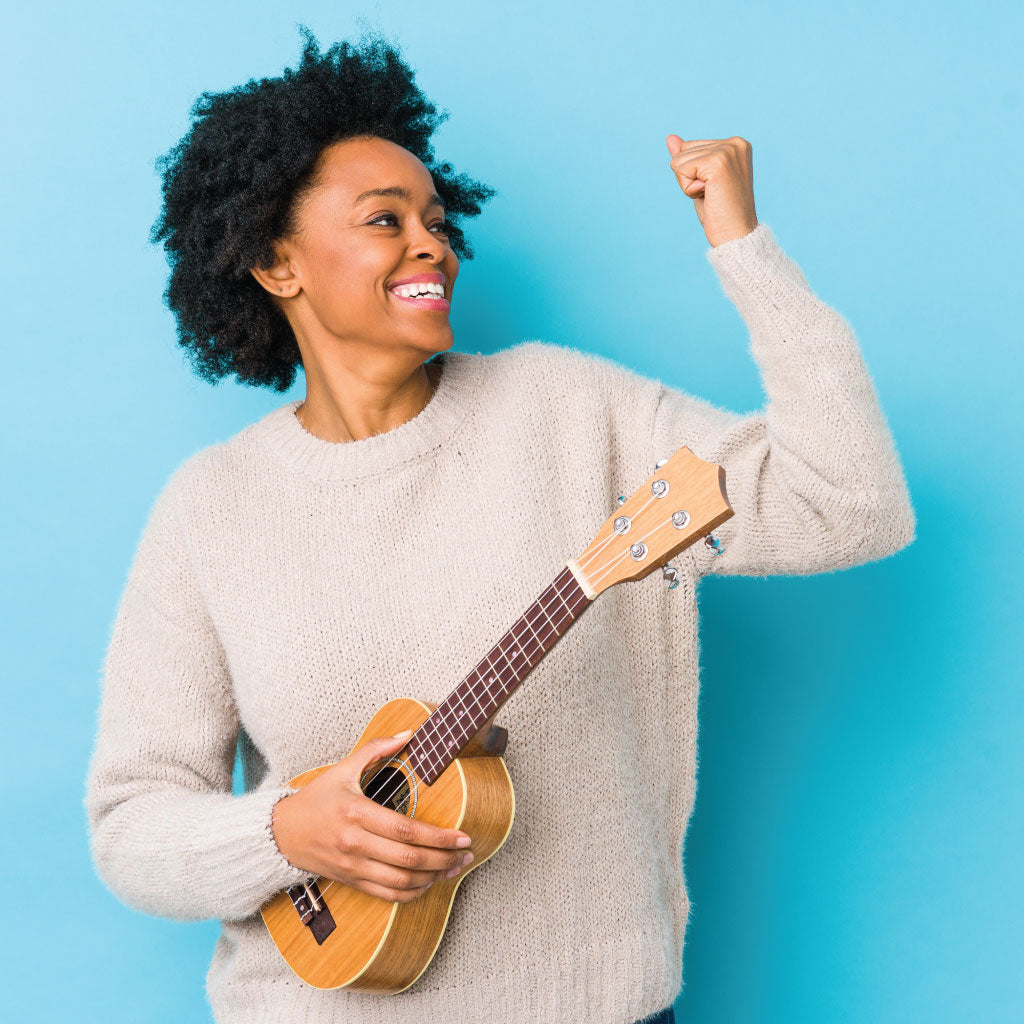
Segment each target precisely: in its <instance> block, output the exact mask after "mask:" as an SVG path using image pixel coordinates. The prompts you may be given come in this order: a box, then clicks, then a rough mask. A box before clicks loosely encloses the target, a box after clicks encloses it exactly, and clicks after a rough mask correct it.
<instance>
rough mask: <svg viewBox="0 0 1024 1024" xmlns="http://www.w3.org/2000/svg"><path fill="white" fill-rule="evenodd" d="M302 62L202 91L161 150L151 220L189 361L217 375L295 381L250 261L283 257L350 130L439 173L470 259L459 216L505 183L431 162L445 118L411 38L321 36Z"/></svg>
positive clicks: (279, 324)
mask: <svg viewBox="0 0 1024 1024" xmlns="http://www.w3.org/2000/svg"><path fill="white" fill-rule="evenodd" d="M299 30H300V32H301V33H302V35H303V36H304V37H305V39H306V43H305V46H304V48H303V52H302V57H301V60H300V62H299V65H298V67H297V68H295V69H294V70H293V69H291V68H286V69H285V71H284V74H283V76H282V77H280V78H263V79H260V80H258V81H257V80H255V79H253V80H250V81H249V82H247V83H246V84H245V85H242V86H237V87H235V88H234V89H230V90H229V91H227V92H222V93H210V92H204V93H202V95H200V97H199V98H198V99H197V100H196V101H195V103H194V104H193V106H192V109H191V111H190V112H189V113H190V115H191V116H193V117H197V120H195V121H194V122H193V124H192V125H191V127H190V128H189V130H188V132H187V133H186V134H185V136H184V137H183V138H182V139H181V141H180V142H179V143H178V144H177V145H176V146H174V147H173V148H172V149H171V150H170V151H169V152H168V153H166V154H165V155H164V156H162V157H159V158H158V159H157V161H156V168H157V170H158V171H160V172H161V173H162V175H163V208H162V210H161V213H160V216H159V218H158V219H157V221H156V223H155V224H154V225H153V228H152V230H151V232H150V236H149V240H150V242H152V243H154V244H155V243H158V242H160V241H163V242H164V248H165V251H166V253H167V259H168V262H169V264H170V267H171V274H170V279H169V281H168V284H167V288H166V290H165V292H164V295H163V298H164V302H165V303H166V304H167V307H168V308H169V309H170V310H171V312H172V313H173V314H174V316H175V319H176V321H177V325H178V342H179V344H180V345H182V346H183V347H184V348H185V349H186V351H187V353H188V355H189V359H190V361H191V364H192V369H193V371H194V372H195V373H196V374H197V375H198V376H199V377H200V378H201V379H203V380H205V381H207V382H208V383H210V384H217V383H218V381H219V380H220V379H221V378H223V377H226V376H228V375H229V374H232V373H233V374H234V375H235V376H236V378H237V380H238V381H239V383H241V384H247V385H249V386H252V387H267V388H271V389H272V390H274V391H279V392H280V391H286V390H287V389H288V388H290V387H291V385H292V383H293V382H294V380H295V372H296V369H297V367H299V366H301V365H302V357H301V354H300V352H299V347H298V344H297V342H296V340H295V335H294V333H293V331H292V329H291V326H290V325H289V323H288V321H287V319H286V318H285V317H284V315H283V314H282V313H281V311H280V310H279V309H278V308H277V307H276V306H275V305H274V303H273V302H272V301H271V299H270V297H269V296H268V295H267V293H266V291H265V290H264V289H263V288H262V287H261V286H260V284H259V282H257V281H256V279H255V278H254V277H253V275H252V274H251V273H250V269H249V268H250V267H261V268H264V269H266V268H269V267H270V266H272V265H273V263H274V251H273V245H272V243H273V241H274V240H275V239H278V238H281V237H283V236H286V235H289V234H292V233H293V232H294V231H295V230H296V228H297V223H296V215H297V209H298V206H299V204H300V203H301V201H302V198H303V196H304V195H305V194H306V193H307V192H308V191H309V190H311V189H312V188H313V187H315V185H316V180H315V177H314V173H313V172H314V166H315V164H316V162H317V158H318V157H319V156H320V154H321V152H322V151H323V150H324V149H325V148H326V147H328V146H330V145H332V144H333V143H335V142H338V141H341V140H342V139H347V138H352V137H354V136H367V135H370V136H376V137H379V138H382V139H387V140H389V141H391V142H395V143H397V144H398V145H400V146H403V147H405V148H406V149H407V150H409V151H410V152H411V153H413V154H414V155H415V156H417V157H418V158H419V159H420V160H422V161H423V163H424V165H425V166H426V168H427V170H428V171H429V172H430V173H431V175H432V177H433V179H434V185H435V187H436V189H437V192H438V194H439V195H440V196H441V199H442V200H443V202H444V206H445V216H446V217H447V219H448V228H447V234H448V240H449V244H450V245H451V247H452V249H453V250H454V251H455V254H456V255H457V256H458V257H459V259H460V260H462V259H467V260H470V259H472V258H473V250H472V248H471V246H470V245H469V243H468V241H467V240H466V238H465V236H464V234H463V232H462V230H461V228H460V226H459V221H460V220H461V219H462V218H465V217H475V216H477V215H478V214H479V213H480V210H481V203H483V202H486V201H487V200H488V199H491V198H492V197H493V196H495V195H497V194H498V193H497V190H496V189H493V188H491V187H490V186H488V185H484V184H482V183H480V182H477V181H474V180H473V179H471V178H468V177H467V176H466V175H464V174H460V175H456V174H455V173H454V170H453V168H452V166H451V164H448V163H435V162H434V155H433V149H432V147H431V144H430V137H431V135H433V133H434V132H435V131H436V129H437V128H438V126H439V125H441V124H442V123H443V122H444V121H446V120H447V119H448V116H449V115H448V112H447V111H442V112H441V113H438V111H437V108H436V107H435V106H434V105H433V104H432V103H431V102H430V101H429V100H428V99H427V98H426V97H425V96H424V94H423V93H422V91H421V90H420V89H419V88H418V87H417V86H416V84H415V72H414V71H412V70H411V69H410V68H409V67H408V65H407V64H406V63H405V62H404V61H403V59H402V55H401V49H400V48H399V47H398V46H397V45H396V44H392V43H389V42H388V41H387V40H386V39H384V38H383V37H381V36H378V35H371V36H370V38H369V39H368V40H367V39H366V37H365V36H364V39H363V45H361V46H358V47H357V46H353V45H351V44H350V43H348V42H340V43H336V44H335V45H334V46H332V47H331V48H330V49H329V50H328V51H327V52H326V53H324V54H321V53H320V47H319V46H318V45H317V42H316V39H315V38H314V36H313V34H312V33H311V32H310V31H309V30H308V29H307V28H306V27H305V26H302V25H300V26H299Z"/></svg>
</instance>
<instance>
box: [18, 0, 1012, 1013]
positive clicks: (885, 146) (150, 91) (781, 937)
mask: <svg viewBox="0 0 1024 1024" xmlns="http://www.w3.org/2000/svg"><path fill="white" fill-rule="evenodd" d="M283 6H287V7H288V8H289V9H287V10H282V9H281V8H282V7H283ZM359 16H364V17H366V18H367V19H368V20H369V22H370V24H371V25H373V26H379V27H381V28H382V29H384V30H385V31H386V32H387V33H388V34H390V35H393V36H394V37H395V38H397V40H398V42H399V43H400V44H401V45H402V46H403V49H404V52H405V55H406V57H407V59H408V60H409V61H410V63H411V64H412V66H413V67H414V68H415V69H416V71H417V81H418V83H419V84H420V85H422V86H423V88H424V89H425V90H426V92H427V95H428V96H429V97H430V98H431V99H433V100H434V101H435V102H436V103H437V104H438V106H439V107H440V108H443V109H446V110H449V111H450V112H451V114H452V116H451V118H450V120H449V121H448V122H447V123H446V124H445V125H443V126H442V128H441V130H440V131H439V133H438V134H437V135H436V136H435V139H434V143H435V152H436V153H437V155H438V156H439V158H441V159H447V160H450V161H452V162H453V163H454V165H455V167H456V169H457V170H459V171H465V172H467V173H470V174H472V175H474V176H476V177H478V178H480V179H482V180H484V181H486V182H488V183H490V184H492V185H494V186H495V187H496V188H498V189H499V190H500V192H501V195H500V196H499V197H497V198H496V199H494V200H493V201H492V202H491V203H490V204H489V205H487V206H486V207H485V210H484V213H483V215H482V216H481V217H480V218H479V219H478V220H477V221H475V222H471V223H470V224H469V226H468V230H469V232H470V238H471V239H472V241H473V243H474V245H475V247H476V253H477V258H476V259H475V260H473V261H465V262H464V263H463V266H462V273H461V275H460V280H459V289H458V298H457V301H456V302H455V303H454V307H453V311H452V321H453V324H454V326H455V337H456V348H459V349H462V350H466V351H476V350H482V351H485V352H490V351H494V350H495V349H499V348H503V347H506V346H508V345H511V344H514V343H516V342H517V341H520V340H523V339H526V338H542V339H544V340H547V341H551V342H555V343H560V344H567V345H573V346H576V347H579V348H583V349H587V350H591V351H595V352H600V353H603V354H605V355H608V356H610V357H612V358H613V359H615V360H617V361H618V362H620V363H622V364H623V365H625V366H628V367H631V368H633V369H635V370H638V371H641V372H644V373H646V374H649V375H657V376H660V377H661V378H662V379H664V380H665V381H666V382H667V383H669V384H671V385H673V386H676V387H680V388H684V389H686V390H688V391H690V392H692V393H694V394H698V395H700V396H702V397H704V398H707V399H709V400H711V401H714V402H716V403H718V404H720V405H725V406H728V407H731V408H734V409H736V410H739V411H748V410H749V411H753V410H755V409H757V408H759V407H760V405H761V404H762V401H763V394H762V391H761V387H760V381H759V377H758V374H757V370H756V366H755V364H754V363H753V361H752V360H751V358H750V356H749V353H748V349H747V331H746V328H745V326H744V324H743V322H742V320H741V319H740V318H739V316H738V314H737V313H736V311H735V309H734V308H733V306H732V305H731V303H730V302H729V301H728V299H727V298H726V297H725V296H724V294H723V293H722V292H721V290H720V288H719V286H718V283H717V279H716V277H715V275H714V272H713V270H712V268H711V267H710V265H709V264H708V263H707V261H706V258H705V251H706V249H707V247H708V243H707V241H706V239H705V237H704V234H703V231H702V229H701V227H700V224H699V222H698V221H697V218H696V215H695V213H694V210H693V204H692V201H691V200H690V199H688V198H687V197H686V196H684V195H683V193H682V192H681V190H680V189H679V186H678V184H677V183H676V180H675V177H674V176H673V174H672V173H671V171H670V169H669V166H668V160H669V154H668V150H667V148H666V146H665V136H666V135H667V134H668V133H669V132H675V133H677V134H680V135H681V136H682V137H683V138H727V137H729V136H732V135H741V136H743V137H744V138H746V139H747V140H749V141H750V142H751V143H752V145H753V151H754V186H755V196H756V201H757V213H758V217H759V219H760V220H761V221H762V222H765V223H767V224H768V225H770V227H771V228H772V230H773V232H774V233H775V236H776V238H777V239H778V241H779V242H780V244H781V245H782V247H783V248H784V249H785V250H786V252H787V253H788V254H789V255H790V256H791V257H792V258H793V259H794V260H796V262H797V263H798V264H799V265H800V267H801V268H802V270H803V271H804V273H805V274H806V276H807V278H808V280H809V281H810V283H811V287H812V288H813V289H814V291H815V292H816V293H817V294H818V295H819V296H820V297H821V298H823V299H824V300H825V301H826V302H828V303H829V304H830V305H832V306H834V307H835V308H836V309H837V310H839V311H840V312H841V313H842V314H843V315H844V316H845V317H846V318H847V319H848V320H849V322H850V323H851V324H852V325H853V327H854V330H855V331H856V333H857V336H858V338H859V339H860V342H861V345H862V348H863V352H864V355H865V358H866V360H867V363H868V366H869V367H870V369H871V371H872V373H873V375H874V377H875V380H876V383H877V387H878V390H879V392H880V395H881V397H882V402H883V406H884V408H885V411H886V413H887V415H888V418H889V421H890V424H891V426H892V428H893V431H894V434H895V436H896V439H897V443H898V446H899V449H900V452H901V454H902V456H903V459H904V462H905V466H906V469H907V473H908V478H909V482H910V488H911V493H912V496H913V500H914V503H915V506H916V509H917V512H918V516H919V532H918V540H917V541H916V542H915V543H914V544H913V545H912V546H911V547H910V548H908V549H907V550H905V551H904V552H902V553H900V554H898V555H897V556H895V557H893V558H890V559H888V560H885V561H883V562H876V563H873V564H871V565H866V566H862V567H858V568H855V569H851V570H848V571H845V572H841V573H834V574H828V575H822V576H816V577H803V578H801V577H790V578H778V577H777V578H770V579H752V578H730V579H711V580H708V581H707V582H706V583H705V584H704V585H703V586H702V590H701V616H702V627H701V628H702V664H703V676H702V694H701V709H700V710H701V723H702V725H701V729H702V731H701V746H700V757H701V763H700V776H699V791H698V797H697V805H696V812H695V815H694V818H693V821H692V824H691V827H690V832H689V836H688V845H687V853H686V872H687V878H688V882H689V886H690V891H691V895H692V899H693V911H692V917H691V923H690V927H689V931H688V933H687V945H686V952H685V972H684V981H685V987H684V989H683V993H682V995H681V996H680V998H679V1001H678V1002H677V1004H676V1010H677V1014H678V1018H679V1020H680V1021H684V1022H719V1024H721V1022H751V1021H767V1022H776V1021H778V1022H803V1021H808V1022H819V1021H844V1022H855V1024H861V1022H863V1024H869V1022H870V1024H883V1022H885V1024H888V1022H896V1021H925V1020H927V1021H931V1022H938V1021H963V1020H971V1021H975V1022H976V1021H999V1022H1002V1021H1007V1020H1010V1019H1017V1020H1019V1019H1021V1017H1020V1013H1021V1009H1020V1007H1021V1004H1022V1002H1024V973H1022V966H1021V963H1022V956H1021V953H1022V949H1024V942H1022V939H1024V935H1022V930H1024V927H1022V924H1021V922H1022V921H1024V899H1022V884H1021V882H1020V860H1021V840H1022V833H1024V829H1022V825H1021V810H1022V807H1024V803H1022V800H1021V795H1020V794H1021V788H1022V783H1024V758H1022V756H1021V752H1020V748H1021V742H1022V738H1024V732H1022V724H1024V714H1022V712H1024V700H1022V696H1021V693H1022V686H1021V682H1022V672H1021V669H1020V664H1021V645H1020V639H1019V626H1020V618H1021V614H1020V613H1021V604H1020V601H1019V598H1018V585H1017V584H1018V580H1019V579H1020V577H1021V572H1022V569H1024V566H1022V565H1021V550H1022V545H1021V540H1022V537H1021V514H1022V511H1024V510H1022V502H1021V482H1020V468H1021V460H1020V450H1019V445H1018V443H1017V439H1018V438H1019V436H1020V420H1019V414H1020V400H1019V392H1020V385H1021V382H1022V375H1021V369H1022V366H1021V362H1022V360H1021V328H1020V316H1019V308H1020V305H1019V304H1020V294H1021V285H1020V281H1021V261H1020V237H1021V228H1022V226H1024V225H1022V217H1021V213H1022V204H1021V200H1020V187H1021V178H1020V168H1021V166H1022V156H1024V154H1022V151H1021V150H1022V143H1021V130H1020V129H1021V80H1020V77H1019V76H1018V73H1015V72H1013V71H1012V66H1013V65H1014V62H1015V60H1016V58H1017V57H1018V53H1017V50H1016V40H1017V39H1019V36H1020V30H1021V28H1022V27H1024V26H1022V23H1021V22H1022V19H1021V16H1020V13H1019V7H1015V5H1011V4H1009V3H1005V4H986V3H975V4H972V5H970V7H969V10H965V11H961V9H960V8H959V6H958V5H953V4H949V3H945V4H941V3H940V4H935V3H903V4H898V5H892V4H888V3H878V2H869V3H858V4H855V5H854V4H850V5H846V4H841V5H830V6H822V5H820V4H817V3H814V4H812V3H809V2H808V3H791V2H777V3H774V4H771V5H768V4H753V3H750V4H737V3H717V4H714V5H682V4H675V3H668V2H664V0H663V2H659V3H651V4H646V5H643V6H642V7H641V8H639V9H633V10H631V9H630V8H627V7H623V5H622V4H620V3H615V4H611V3H604V2H597V3H591V4H589V5H586V6H583V5H576V4H568V3H551V2H544V3H532V4H521V5H500V6H498V7H496V8H491V7H489V6H486V5H481V4H479V3H477V2H475V0H472V2H470V0H451V2H448V3H446V4H443V5H424V4H412V3H407V2H397V0H395V2H390V3H388V5H387V7H386V8H383V7H382V6H381V5H362V6H359V7H358V8H351V9H346V8H345V6H340V5H337V4H333V3H325V2H317V3H302V4H292V5H258V4H255V5H254V4H252V3H238V2H231V3H217V4H208V3H203V4H199V3H196V2H195V0H183V2H180V3H178V4H176V5H173V6H172V5H153V4H140V3H138V2H131V3H128V2H125V3H111V2H108V0H100V2H96V3H91V4H87V5H84V6H82V5H71V4H59V5H57V4H25V5H17V7H13V6H10V7H9V8H8V9H7V11H6V13H5V32H4V34H3V38H2V40H0V56H2V60H0V69H2V70H0V74H2V76H3V86H4V96H5V100H4V103H3V104H2V114H0V116H2V117H3V120H4V132H3V136H4V139H5V143H6V145H5V149H6V152H7V154H8V155H7V158H6V160H5V161H4V188H3V196H2V200H0V203H2V209H0V216H2V227H3V238H4V240H5V244H4V245H3V247H2V250H0V266H2V280H3V284H4V287H3V288H2V298H0V302H2V309H0V313H2V321H0V322H2V334H3V339H4V347H5V361H6V363H7V366H8V369H9V370H10V371H11V377H12V386H11V389H10V391H9V393H8V411H7V414H6V417H5V423H4V431H3V438H4V440H3V444H4V456H5V465H6V474H5V476H6V500H5V501H4V503H3V507H2V510H0V517H2V523H0V529H2V531H3V537H4V541H5V543H4V551H3V560H4V565H3V568H4V579H5V580H6V581H7V585H6V586H5V587H4V588H3V609H2V616H0V619H2V621H3V629H4V632H5V634H6V636H5V640H4V649H5V651H6V658H5V661H6V665H5V669H6V670H5V673H4V674H5V677H6V685H5V694H6V697H5V706H4V710H5V712H6V714H5V720H6V735H5V742H4V744H3V758H4V771H3V787H4V807H5V814H4V817H5V822H4V824H5V827H4V829H3V831H2V836H3V838H2V840H0V842H2V844H3V846H2V856H3V871H4V874H5V876H6V877H7V878H8V881H9V883H11V892H10V898H9V899H8V900H7V901H5V904H4V910H3V914H4V927H3V929H0V947H2V948H0V962H2V963H4V965H5V969H6V972H9V974H8V979H9V980H8V982H7V984H6V985H5V991H4V995H3V999H4V1001H5V1005H4V1007H3V1011H4V1015H5V1016H6V1017H7V1019H11V1020H33V1021H63V1020H67V1019H70V1018H71V1016H73V1017H74V1019H76V1020H82V1021H94V1020H103V1021H104V1022H106V1024H115V1022H120V1021H125V1022H127V1021H141V1020H146V1021H174V1022H176V1024H182V1022H186V1021H203V1020H206V1019H208V1011H207V1009H206V1004H205V998H204V994H203V978H204V973H205V970H206V966H207V963H208V961H209V957H210V954H211V951H212V947H213V944H214V940H215V937H216V932H217V925H216V923H215V922H203V923H192V924H186V923H176V922H171V921H164V920H160V919H156V918H151V917H147V916H144V915H142V914H138V913H136V912H134V911H131V910H129V909H127V908H125V907H123V906H121V905H120V904H119V903H117V902H116V901H115V900H114V898H113V897H112V896H110V895H109V893H107V891H106V890H105V889H104V888H103V887H102V885H101V884H100V882H99V881H98V880H97V878H96V877H95V876H94V874H93V872H92V868H91V865H90V861H89V856H88V848H87V840H86V830H85V815H84V810H83V808H82V797H83V792H84V779H85V772H86V767H87V762H88V757H89V754H90V752H91V748H92V744H93V738H94V729H95V716H96V711H97V705H98V700H99V693H100V675H99V673H100V665H101V660H102V657H103V654H104V651H105V648H106V644H107V642H108V638H109V632H110V629H111V627H112V624H113V617H114V613H115V611H116V606H117V602H118V599H119V597H120V593H121V588H122V586H123V583H124V580H125V577H126V574H127V569H128V565H129V562H130V559H131V556H132V553H133V550H134V547H135V544H136V542H137V540H138V537H139V533H140V531H141V529H142V526H143V524H144V522H145V520H146V518H147V516H148V512H149V508H150V506H151V504H152V502H153V500H154V498H155V496H156V494H157V493H158V491H159V490H160V488H161V487H162V485H163V483H164V482H165V480H166V479H167V477H168V476H169V475H170V473H171V471H172V470H173V469H174V468H175V467H176V466H177V465H179V464H180V462H181V461H183V460H184V459H185V458H186V457H187V456H188V455H190V454H191V453H192V452H194V451H196V450H198V449H199V448H201V447H204V446H206V445H208V444H212V443H214V442H215V441H218V440H221V439H223V438H226V437H228V436H230V435H231V434H233V433H234V432H236V431H238V430H240V429H241V428H242V427H243V426H245V425H246V424H248V423H251V422H252V421H254V420H255V419H257V418H259V417H260V416H262V415H263V414H264V413H265V412H267V411H269V410H270V409H271V408H274V407H276V406H278V405H280V404H282V403H283V402H285V401H287V400H289V399H292V398H298V397H301V396H302V394H303V391H302V378H301V376H300V377H299V382H298V384H297V386H296V388H295V389H293V390H292V392H290V393H288V394H287V395H278V394H274V393H272V392H269V391H257V390H252V389H247V388H243V387H240V386H238V385H237V384H235V383H234V382H233V381H226V382H224V383H222V384H221V385H220V386H218V387H217V388H211V387H210V386H208V385H206V384H204V383H202V382H201V381H199V380H198V379H197V378H194V377H193V376H191V375H190V372H189V370H188V368H187V365H186V363H185V361H184V358H183V355H182V353H181V351H180V350H179V348H178V347H177V343H176V339H175V330H174V322H173V319H172V317H171V315H170V313H169V312H168V311H167V309H166V308H164V306H163V305H162V301H161V293H162V291H163V288H164V285H165V281H166V276H167V266H166V263H165V261H164V257H163V254H162V251H160V250H159V249H157V248H156V247H153V246H151V245H149V243H148V242H147V233H148V230H149V227H150V225H151V224H152V223H153V221H154V219H155V217H156V215H157V212H158V209H159V199H160V196H159V180H158V177H157V174H156V171H155V170H154V167H153V161H154V159H155V158H156V157H157V156H158V155H159V154H161V153H163V152H165V151H166V150H167V149H168V148H169V147H170V146H171V145H173V144H174V143H175V142H176V141H177V140H178V139H179V138H180V137H181V135H182V134H183V133H184V132H185V130H186V129H187V127H188V108H189V107H190V106H191V104H192V102H193V100H194V99H195V98H196V97H197V96H198V94H199V93H200V92H202V91H203V90H206V89H210V90H217V91H219V90H223V89H227V88H230V87H232V86H234V85H237V84H240V83H242V82H245V81H247V80H248V79H250V78H256V77H262V76H266V75H274V76H276V75H279V74H280V73H281V71H282V70H283V68H284V67H285V66H291V65H294V64H295V62H296V61H297V59H298V56H299V53H300V50H301V40H300V37H299V34H298V30H297V27H296V26H297V24H298V23H300V22H301V23H304V24H307V25H309V27H310V28H312V29H313V31H314V32H315V33H316V35H317V38H318V39H319V41H320V43H321V45H322V47H323V48H324V49H326V48H327V47H328V46H329V45H330V44H331V43H333V42H335V41H336V40H338V39H342V38H350V39H355V38H357V37H358V35H359V29H360V22H359V21H358V17H359ZM1014 410H1016V411H1014ZM665 454H666V455H668V454H670V453H665ZM624 483H625V482H624ZM612 498H613V496H611V495H610V496H609V500H610V501H611V499H612ZM609 511H611V508H609ZM635 585H651V586H661V585H663V584H662V583H661V581H660V577H659V578H658V581H657V582H654V578H653V577H652V579H651V580H648V581H646V582H645V583H641V584H635ZM595 1024H596V1022H595Z"/></svg>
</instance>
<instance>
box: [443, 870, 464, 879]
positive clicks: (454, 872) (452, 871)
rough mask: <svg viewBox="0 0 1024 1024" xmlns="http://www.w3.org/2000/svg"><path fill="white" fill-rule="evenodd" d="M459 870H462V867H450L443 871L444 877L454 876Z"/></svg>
mask: <svg viewBox="0 0 1024 1024" xmlns="http://www.w3.org/2000/svg"><path fill="white" fill-rule="evenodd" d="M461 870H462V868H452V869H451V871H447V872H445V876H444V877H445V878H454V877H455V876H456V875H457V874H458V873H459V872H460V871H461Z"/></svg>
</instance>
